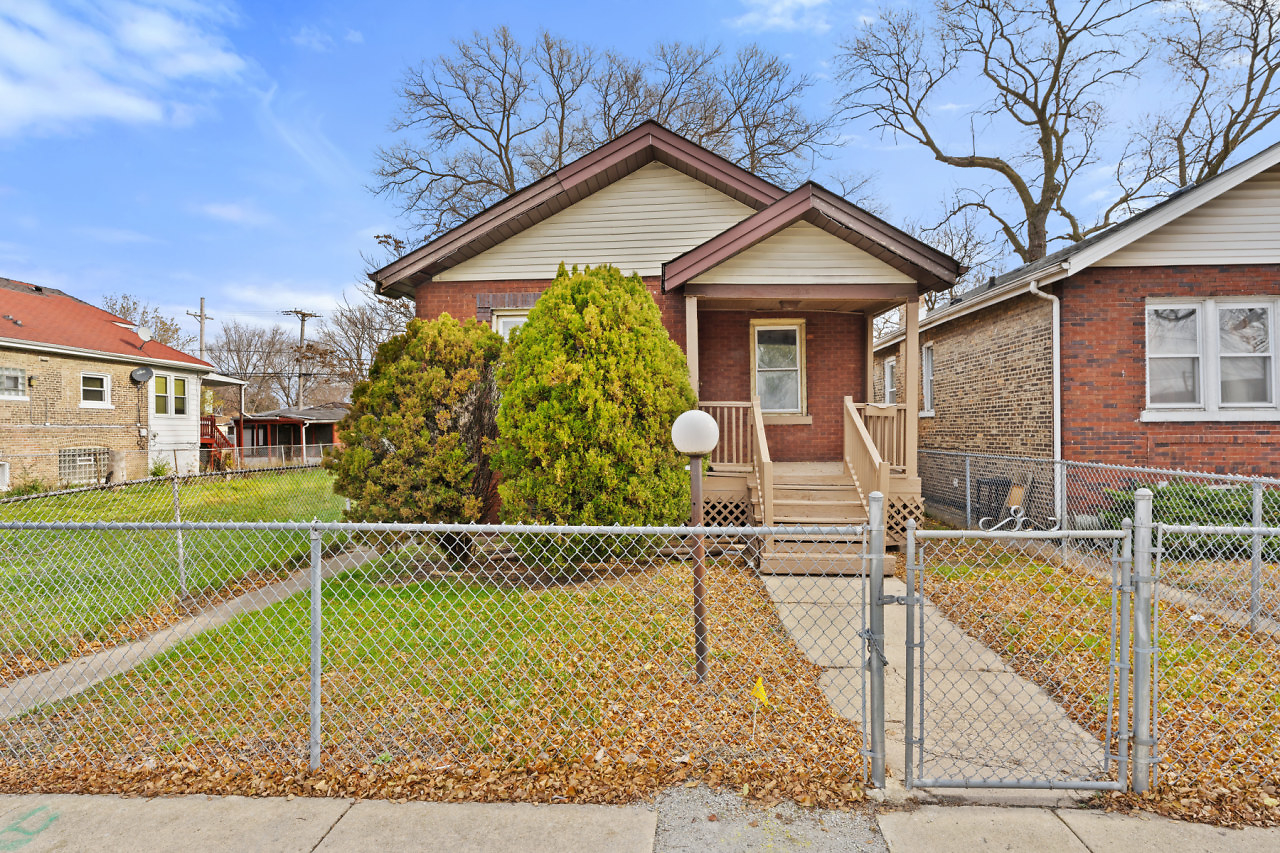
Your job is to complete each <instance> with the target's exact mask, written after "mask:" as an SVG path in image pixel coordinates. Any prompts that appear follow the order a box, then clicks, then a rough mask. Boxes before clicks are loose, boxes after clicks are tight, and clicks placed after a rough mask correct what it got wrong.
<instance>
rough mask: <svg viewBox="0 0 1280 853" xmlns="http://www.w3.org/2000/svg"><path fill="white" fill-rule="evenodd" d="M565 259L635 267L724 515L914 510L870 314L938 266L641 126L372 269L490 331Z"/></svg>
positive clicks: (835, 517) (823, 193)
mask: <svg viewBox="0 0 1280 853" xmlns="http://www.w3.org/2000/svg"><path fill="white" fill-rule="evenodd" d="M561 262H564V263H566V264H568V265H573V264H578V265H587V264H590V265H598V264H612V265H614V266H616V267H618V268H619V269H621V270H622V271H623V272H624V273H631V272H635V273H638V274H639V275H640V276H641V277H642V278H643V280H644V282H645V284H646V286H647V288H648V290H649V292H650V293H651V294H652V295H653V297H654V299H655V301H656V302H657V304H658V306H659V308H660V310H661V313H662V318H663V322H664V324H665V325H666V327H667V330H668V331H669V332H670V334H671V337H672V339H673V340H675V341H676V342H677V343H678V344H679V345H680V346H681V347H682V348H683V349H684V351H685V354H686V357H687V359H688V366H689V374H690V379H691V381H692V384H693V387H694V389H695V392H696V393H697V394H698V398H699V400H700V401H701V402H700V406H701V407H702V408H704V409H706V410H707V411H709V412H711V413H712V414H713V415H714V416H715V417H716V418H717V420H718V421H719V422H720V426H721V435H722V440H721V443H720V447H719V448H718V449H717V451H716V453H715V455H714V456H713V459H712V462H713V465H712V475H711V476H710V477H709V480H708V488H709V492H710V493H711V494H712V495H713V502H717V504H718V505H719V506H720V507H721V508H722V509H723V514H722V516H721V520H742V519H740V518H734V517H733V516H734V514H735V513H739V512H751V513H753V514H754V516H755V518H757V519H759V520H762V521H766V522H772V523H789V522H798V521H832V522H844V521H850V520H857V519H861V518H864V517H865V514H864V513H865V507H864V503H865V495H866V493H868V492H870V491H871V490H873V489H880V490H882V491H883V492H885V493H886V494H888V495H889V499H890V505H891V515H892V512H893V511H896V512H897V517H898V519H899V520H901V519H904V518H905V517H906V515H907V514H912V513H915V512H916V511H917V510H918V508H919V506H920V498H919V478H918V477H917V476H916V472H915V453H914V452H913V449H914V446H915V426H916V423H915V419H914V418H912V419H907V418H906V417H905V407H898V408H896V409H895V408H894V407H871V408H870V409H868V408H867V407H866V405H865V403H866V401H867V399H868V394H869V391H870V385H869V383H870V378H871V376H870V371H869V370H868V365H869V364H870V362H871V336H870V334H869V329H870V326H869V319H870V318H871V317H872V316H873V315H875V314H877V313H880V312H882V311H884V310H887V309H889V308H892V307H894V306H897V305H904V304H910V305H916V304H918V300H919V297H920V294H922V293H925V292H928V291H930V290H936V289H945V288H947V287H949V286H951V284H952V283H953V282H954V281H955V278H956V276H957V274H958V272H959V269H958V265H957V264H956V262H955V261H954V260H953V259H952V258H950V257H948V256H946V255H944V254H942V253H940V252H938V251H936V250H934V249H932V248H931V247H929V246H927V245H924V244H923V243H920V242H919V241H917V240H915V239H913V238H912V237H910V236H909V235H907V234H905V233H903V232H901V231H899V230H898V229H896V228H894V227H893V226H891V225H889V224H887V223H885V222H883V221H881V220H880V219H878V218H876V217H875V216H872V215H871V214H869V213H867V212H866V211H863V210H861V209H860V208H858V207H856V206H855V205H852V204H850V203H849V202H848V201H846V200H845V199H843V198H841V197H839V196H837V195H835V194H834V193H831V192H829V191H827V190H825V189H823V188H822V187H820V186H818V185H816V184H813V183H806V184H804V185H802V186H800V187H799V188H797V189H795V190H793V191H791V192H786V191H784V190H782V189H780V188H779V187H777V186H774V185H773V184H771V183H769V182H768V181H766V180H764V179H762V178H760V177H759V176H757V175H754V174H752V173H751V172H748V171H746V170H744V169H742V168H740V167H738V166H735V165H734V164H732V163H730V162H728V161H727V160H724V159H723V158H721V157H719V156H717V155H715V154H713V153H711V152H709V151H707V150H705V149H703V148H700V147H699V146H697V145H695V144H693V143H691V142H689V141H688V140H686V139H684V138H682V137H680V136H678V135H676V134H674V133H671V132H670V131H668V130H666V129H665V128H663V127H661V126H660V125H658V124H656V123H653V122H646V123H645V124H642V125H640V126H639V127H637V128H635V129H633V130H631V131H629V132H627V133H625V134H623V135H622V136H620V137H618V138H617V139H615V140H613V141H612V142H609V143H608V144H606V145H604V146H602V147H601V148H599V149H597V150H596V151H593V152H591V153H590V154H587V155H585V156H583V157H582V158H580V159H578V160H576V161H574V162H573V163H570V164H569V165H567V166H564V167H563V168H561V169H559V170H557V171H555V172H553V173H551V174H549V175H547V176H546V177H544V178H542V179H541V180H539V181H537V182H535V183H533V184H531V185H530V186H528V187H525V188H524V189H522V190H520V191H518V192H516V193H514V194H512V195H511V196H509V197H507V198H506V199H503V200H502V201H500V202H498V203H497V204H495V205H494V206H492V207H490V208H489V209H488V210H485V211H483V212H482V213H480V214H478V215H476V216H475V217H473V218H472V219H470V220H468V221H467V222H464V223H463V224H461V225H459V226H457V227H456V228H453V229H452V230H450V231H447V232H445V233H443V234H440V235H439V236H437V237H435V238H434V239H432V240H431V241H429V242H428V243H426V244H425V245H423V246H421V247H419V248H418V249H415V250H414V251H412V252H410V253H409V254H407V255H405V256H404V257H402V258H400V259H399V260H397V261H395V262H394V263H392V264H389V265H388V266H386V267H384V268H383V269H381V270H379V271H377V272H376V273H374V274H373V276H372V278H373V279H374V281H375V282H376V284H377V288H378V292H379V293H382V294H385V295H388V296H399V297H406V298H412V299H414V300H415V304H416V307H417V315H418V316H419V317H422V318H432V317H436V316H439V315H440V314H442V313H446V312H447V313H449V314H451V315H453V316H454V317H458V318H467V317H474V318H477V319H479V320H481V321H483V322H488V323H492V324H493V327H494V329H496V330H498V331H501V332H503V333H504V334H505V333H506V332H508V331H509V330H510V329H511V328H513V327H515V326H517V325H519V324H520V323H521V322H523V318H524V317H525V316H526V315H527V313H528V310H529V308H530V306H532V305H533V303H534V301H536V299H537V297H538V294H539V293H541V292H542V290H543V289H545V288H546V287H547V286H548V284H549V283H550V282H551V280H552V279H553V278H554V275H555V272H556V269H557V267H558V265H559V264H560V263H561ZM908 333H909V334H914V328H913V329H911V330H908ZM907 393H908V395H909V394H910V393H911V389H907ZM716 496H718V498H719V500H718V501H717V498H716Z"/></svg>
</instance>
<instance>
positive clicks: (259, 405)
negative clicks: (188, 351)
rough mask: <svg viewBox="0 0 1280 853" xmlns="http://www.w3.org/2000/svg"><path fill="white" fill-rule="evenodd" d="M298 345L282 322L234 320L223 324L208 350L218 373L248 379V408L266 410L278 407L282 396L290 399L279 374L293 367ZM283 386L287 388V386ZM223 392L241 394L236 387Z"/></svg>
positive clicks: (246, 389)
mask: <svg viewBox="0 0 1280 853" xmlns="http://www.w3.org/2000/svg"><path fill="white" fill-rule="evenodd" d="M296 347H297V344H296V343H294V342H293V341H292V339H291V336H290V335H288V334H287V333H286V332H285V330H284V329H282V328H281V327H280V326H273V327H271V328H265V327H263V326H253V325H250V324H248V323H241V322H239V321H236V320H231V321H229V322H224V323H223V324H222V327H221V329H220V330H219V331H218V334H217V336H216V337H215V338H214V339H213V343H212V344H211V345H210V346H209V348H208V350H209V360H210V362H211V363H212V364H213V365H214V367H216V368H217V369H218V372H219V373H222V374H224V375H226V376H232V377H235V378H236V379H243V380H244V381H245V382H247V383H248V384H247V385H246V386H245V389H244V397H245V408H246V409H247V410H248V411H250V412H265V411H269V410H271V409H276V408H279V406H280V404H281V400H286V399H288V395H287V394H282V393H280V389H281V384H280V375H281V374H282V373H283V374H285V375H288V374H289V372H290V370H291V369H292V365H293V362H292V361H291V357H292V351H293V349H295V348H296ZM284 387H285V390H286V391H287V390H288V386H287V385H285V386H284ZM222 393H224V394H227V393H234V394H235V395H236V396H238V392H235V391H230V392H222ZM237 403H238V401H237ZM234 405H235V403H233V406H234Z"/></svg>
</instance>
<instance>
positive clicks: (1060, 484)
mask: <svg viewBox="0 0 1280 853" xmlns="http://www.w3.org/2000/svg"><path fill="white" fill-rule="evenodd" d="M1064 269H1065V265H1064ZM1027 292H1028V293H1030V294H1031V295H1033V296H1038V297H1040V298H1041V299H1047V300H1049V302H1050V303H1052V305H1053V320H1052V321H1051V322H1052V327H1053V331H1052V337H1053V460H1054V461H1053V481H1054V482H1053V514H1054V515H1055V516H1056V517H1057V519H1058V523H1059V524H1060V525H1064V526H1067V525H1066V519H1065V517H1064V515H1063V513H1064V512H1065V511H1066V503H1067V501H1066V485H1067V482H1066V481H1067V478H1066V473H1067V472H1066V470H1065V466H1064V465H1063V463H1062V300H1061V299H1059V298H1058V297H1057V296H1055V295H1053V294H1052V293H1045V292H1044V291H1043V290H1041V289H1040V282H1039V281H1034V280H1033V281H1032V282H1031V283H1030V284H1029V285H1027Z"/></svg>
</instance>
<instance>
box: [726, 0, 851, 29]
mask: <svg viewBox="0 0 1280 853" xmlns="http://www.w3.org/2000/svg"><path fill="white" fill-rule="evenodd" d="M829 2H830V0H742V3H743V5H744V6H746V7H747V11H746V12H745V13H744V14H742V15H740V16H738V17H736V18H733V19H731V20H730V21H729V23H730V25H732V26H735V27H738V28H740V29H744V30H749V31H752V32H761V31H764V30H784V31H787V32H795V31H804V32H811V33H825V32H826V31H827V30H829V29H831V22H830V21H829V20H828V19H827V4H828V3H829Z"/></svg>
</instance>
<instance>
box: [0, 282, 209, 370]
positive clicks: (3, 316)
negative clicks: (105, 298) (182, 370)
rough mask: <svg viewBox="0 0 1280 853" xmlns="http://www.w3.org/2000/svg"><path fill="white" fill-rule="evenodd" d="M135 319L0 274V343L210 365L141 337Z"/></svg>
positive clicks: (131, 358) (53, 290)
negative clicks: (136, 329)
mask: <svg viewBox="0 0 1280 853" xmlns="http://www.w3.org/2000/svg"><path fill="white" fill-rule="evenodd" d="M133 329H134V324H133V323H130V322H129V321H128V320H125V319H124V318H122V317H117V316H116V315H115V314H112V313H110V312H108V311H103V310H102V309H101V308H95V307H94V306H92V305H90V304H89V303H87V302H82V301H80V300H79V299H76V298H75V297H74V296H69V295H68V294H66V293H63V292H62V291H61V290H55V289H53V288H51V287H40V286H38V285H34V284H28V283H26V282H24V281H14V280H13V279H9V278H0V346H2V345H5V344H8V345H10V346H20V347H24V348H29V349H43V348H46V347H47V348H49V349H66V350H74V351H78V352H84V353H89V354H99V355H106V356H112V357H115V358H123V359H127V360H136V361H141V362H148V361H149V362H159V363H162V364H176V365H182V366H186V367H193V368H197V369H200V368H207V369H210V370H212V369H213V365H211V364H209V363H208V362H207V361H201V360H200V359H198V358H196V357H195V356H193V355H187V354H186V353H185V352H182V351H180V350H176V349H174V348H173V347H169V346H165V345H164V344H162V343H158V342H157V341H147V342H146V343H143V342H142V339H141V338H139V337H138V334H137V332H135V331H134V330H133Z"/></svg>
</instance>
